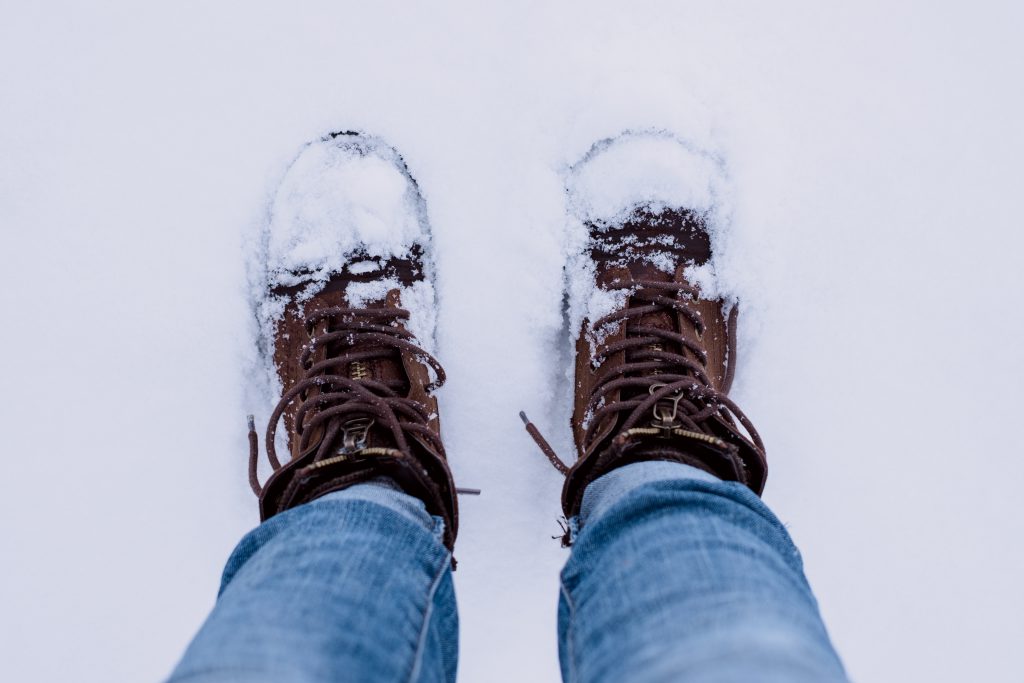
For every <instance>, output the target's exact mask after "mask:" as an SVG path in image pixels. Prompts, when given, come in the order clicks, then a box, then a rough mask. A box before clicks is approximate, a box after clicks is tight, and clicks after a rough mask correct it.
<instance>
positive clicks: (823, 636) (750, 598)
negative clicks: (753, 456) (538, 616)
mask: <svg viewBox="0 0 1024 683" xmlns="http://www.w3.org/2000/svg"><path fill="white" fill-rule="evenodd" d="M573 531H574V533H575V543H574V545H573V550H572V556H571V557H570V559H569V562H568V564H567V565H566V567H565V570H564V571H563V572H562V595H561V601H560V605H559V645H560V648H559V649H560V657H561V662H562V673H563V678H564V679H565V680H566V681H572V682H574V683H575V682H576V681H587V682H588V683H589V682H596V681H627V680H628V681H633V682H635V683H648V682H653V681H680V680H686V681H709V682H710V681H714V682H719V681H736V682H749V681H779V682H780V683H781V682H786V683H799V682H801V681H815V682H817V683H821V682H823V681H845V680H846V676H845V674H844V672H843V668H842V665H841V664H840V662H839V658H838V656H837V655H836V653H835V651H834V650H833V648H832V645H831V643H830V642H829V638H828V635H827V633H826V631H825V627H824V625H823V624H822V621H821V617H820V615H819V613H818V608H817V603H816V602H815V600H814V597H813V595H812V594H811V590H810V587H809V586H808V584H807V580H806V579H805V578H804V574H803V569H802V564H801V560H800V554H799V552H798V551H797V549H796V547H795V546H794V545H793V542H792V541H791V540H790V538H789V535H788V534H787V533H786V530H785V529H784V528H783V526H782V524H781V523H780V522H779V521H778V519H776V518H775V516H774V515H773V514H772V513H771V511H770V510H769V509H768V508H767V507H766V506H765V504H764V503H762V502H761V500H760V499H759V498H758V497H757V496H756V495H754V493H753V492H752V491H751V490H750V489H749V488H747V487H746V486H743V485H742V484H739V483H736V482H723V481H721V480H720V479H718V478H717V477H715V476H713V475H711V474H709V473H707V472H705V471H703V470H699V469H697V468H694V467H690V466H688V465H683V464H679V463H672V462H657V461H654V462H641V463H635V464H632V465H626V466H624V467H622V468H619V469H616V470H613V471H612V472H611V473H609V474H606V475H604V476H603V477H601V478H600V479H598V480H596V481H595V482H593V484H591V486H589V487H588V489H587V491H586V493H585V495H584V498H583V506H582V508H581V511H580V514H579V516H578V517H576V518H574V519H573Z"/></svg>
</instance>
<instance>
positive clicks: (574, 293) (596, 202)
mask: <svg viewBox="0 0 1024 683" xmlns="http://www.w3.org/2000/svg"><path fill="white" fill-rule="evenodd" d="M727 188H728V183H727V179H726V177H725V172H724V169H723V168H722V166H721V164H720V163H719V162H717V161H716V160H715V159H714V157H713V156H712V154H711V153H709V152H708V151H706V150H701V149H699V148H696V147H695V146H694V145H693V144H690V143H687V142H686V141H685V140H682V139H679V138H678V137H677V136H676V135H673V134H672V133H670V132H668V131H659V130H641V131H633V130H628V131H623V132H622V133H620V134H618V135H615V136H613V137H610V138H607V139H605V140H600V141H598V142H597V143H595V144H594V146H593V147H592V148H591V149H590V150H589V151H588V152H587V153H586V154H585V155H584V156H583V158H582V159H581V160H580V161H578V162H577V163H575V164H574V165H573V167H572V169H571V170H570V172H569V173H568V175H567V178H566V201H567V206H568V214H569V215H568V216H567V218H566V230H565V232H566V269H565V275H566V295H567V296H566V298H567V303H568V311H567V313H568V330H569V337H570V344H571V345H574V344H575V340H576V337H577V335H578V334H579V331H580V329H581V327H582V325H583V324H584V321H589V322H590V323H594V322H596V321H598V320H600V319H601V318H602V317H604V316H605V315H608V314H609V313H611V312H612V311H614V310H616V309H618V308H621V307H622V306H623V304H624V303H625V301H626V299H627V298H628V296H629V292H628V291H626V290H610V291H609V290H605V289H603V288H600V287H597V286H596V284H595V275H596V273H595V265H594V262H593V260H592V259H591V258H590V255H589V246H590V240H591V232H592V231H597V233H598V234H599V235H605V234H609V233H612V232H614V231H616V230H618V229H620V228H621V227H622V225H623V223H625V222H626V221H627V220H628V219H629V218H630V217H631V216H633V215H634V213H635V212H636V211H637V210H639V209H643V210H646V211H649V212H651V213H654V214H660V213H662V212H663V211H665V210H671V209H685V210H688V211H692V212H694V213H695V214H697V215H699V216H700V217H701V218H702V220H703V222H704V227H705V229H706V230H707V231H708V233H709V235H710V238H711V240H712V243H713V244H714V245H715V246H716V247H717V248H716V249H713V253H712V259H711V261H709V262H708V263H705V264H701V265H699V266H698V265H696V264H691V266H690V269H689V270H688V271H687V272H688V273H692V275H693V278H692V280H691V282H692V283H694V284H698V285H699V286H701V289H702V291H703V293H704V295H705V296H707V297H709V298H717V297H724V298H726V299H732V300H735V298H736V297H735V296H731V297H730V296H728V291H727V289H726V288H724V287H722V286H721V285H720V284H719V283H718V282H717V281H716V279H715V277H714V273H715V262H716V261H717V260H718V258H719V257H721V256H722V255H723V252H724V251H725V246H724V244H725V243H724V240H723V239H722V237H723V235H724V234H725V233H726V232H727V231H728V227H729V226H728V217H729V215H730V213H731V205H730V200H729V193H728V191H727ZM615 243H616V245H617V247H618V248H619V249H620V250H621V251H620V252H617V253H620V254H621V259H617V260H621V261H622V263H623V264H625V263H626V262H628V261H629V260H635V259H642V260H644V261H647V262H649V263H651V265H653V266H655V267H657V268H659V269H660V270H662V271H664V272H667V273H675V269H676V260H675V257H674V256H673V255H672V254H671V253H670V252H667V251H659V250H658V249H657V247H656V246H653V245H648V248H647V249H640V250H637V249H634V248H633V247H634V245H635V244H636V241H635V239H633V238H631V237H630V236H629V235H619V236H617V237H616V239H615ZM586 332H587V333H588V336H589V338H590V340H591V344H592V345H593V344H596V343H599V342H600V341H601V337H602V335H603V334H607V333H608V332H610V329H593V328H592V327H588V329H587V330H586ZM573 368H574V366H573V365H571V364H569V365H567V367H566V373H567V379H568V382H567V386H568V387H570V388H571V387H572V386H574V385H575V383H574V382H573V380H572V373H573ZM569 399H570V400H571V397H569Z"/></svg>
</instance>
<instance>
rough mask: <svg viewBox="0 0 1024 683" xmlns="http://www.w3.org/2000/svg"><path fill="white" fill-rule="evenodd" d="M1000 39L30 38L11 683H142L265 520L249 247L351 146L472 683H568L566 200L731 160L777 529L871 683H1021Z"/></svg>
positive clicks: (16, 232)
mask: <svg viewBox="0 0 1024 683" xmlns="http://www.w3.org/2000/svg"><path fill="white" fill-rule="evenodd" d="M1022 18H1024V16H1022V13H1021V10H1020V9H1019V7H1018V6H1017V5H1015V4H1013V3H1009V2H1003V3H994V2H988V3H985V2H981V3H972V4H971V5H970V6H969V7H967V6H964V5H962V4H955V3H947V2H941V3H934V2H917V3H900V2H895V3H894V2H859V3H855V4H849V5H839V4H838V3H828V4H826V3H818V2H781V3H770V6H769V4H768V3H738V2H716V3H679V2H646V1H638V2H632V3H611V2H601V3H597V2H559V3H549V2H510V3H501V4H498V3H479V2H465V3H429V4H413V3H393V2H375V3H318V4H313V3H310V4H304V5H302V6H301V7H299V6H297V5H296V4H295V3H280V4H268V3H258V2H253V3H244V4H242V3H237V4H231V3H223V4H220V3H210V2H202V3H200V2H181V1H179V2H175V3H162V4H156V3H147V4H145V5H140V4H138V3H128V2H123V3H115V2H107V3H102V4H100V5H98V6H97V5H95V4H94V6H93V7H92V8H86V7H85V6H83V5H81V4H77V3H66V4H52V3H47V2H35V3H22V4H19V5H18V6H16V7H15V6H10V7H8V8H7V9H6V11H5V12H4V20H3V22H0V57H2V58H3V63H4V65H5V67H4V69H3V70H0V230H2V233H0V234H2V242H0V254H2V256H3V268H2V269H0V303H2V310H3V311H4V314H5V321H4V327H3V329H4V332H5V334H4V335H3V339H2V342H0V350H2V353H0V376H2V377H3V386H4V388H5V391H4V392H3V398H2V410H0V415H2V418H0V420H2V422H0V427H2V431H3V434H4V436H5V439H4V442H3V443H4V451H5V453H6V456H7V457H6V467H5V471H4V477H3V480H4V482H5V487H4V491H3V494H2V495H0V539H2V540H3V545H4V552H3V562H2V569H0V579H2V580H0V615H2V616H0V642H2V643H3V644H4V645H3V648H2V651H3V653H4V657H3V659H4V663H3V670H4V678H5V680H17V681H23V680H38V681H65V680H70V679H72V678H73V679H74V680H78V681H104V682H107V681H129V680H131V681H140V680H157V679H159V678H161V677H162V676H163V675H165V674H166V673H167V672H168V671H169V670H170V668H171V667H172V666H173V664H174V662H175V661H176V659H177V657H178V656H179V655H180V653H181V651H182V649H183V648H184V646H185V644H186V643H187V641H188V640H189V638H190V636H191V635H192V633H193V631H194V630H195V629H196V628H197V626H198V625H199V623H200V622H201V620H202V619H203V617H204V615H205V613H206V612H207V611H208V609H209V608H210V606H211V604H212V602H213V598H214V595H215V591H216V586H217V581H218V574H219V572H220V568H221V565H222V563H223V561H224V559H225V558H226V557H227V555H228V553H229V552H230V550H231V548H232V546H233V544H234V542H235V541H236V540H237V539H238V537H239V536H240V535H241V534H242V533H243V532H244V531H245V530H246V529H248V528H249V527H250V526H251V525H252V524H253V523H254V522H255V520H256V505H255V501H254V500H253V499H252V497H251V493H250V492H249V490H248V486H247V485H246V478H245V451H246V447H245V420H244V414H245V407H246V405H247V402H248V401H249V400H250V399H249V397H247V394H246V386H245V383H244V382H243V368H244V367H246V366H247V363H248V362H249V361H250V360H251V357H252V354H253V353H254V351H253V350H252V349H251V348H249V347H248V346H247V344H246V340H247V339H248V338H249V334H250V332H251V325H252V322H251V317H250V315H249V311H248V309H247V307H246V283H245V277H246V276H245V270H244V265H243V253H244V252H245V245H244V244H243V242H244V240H245V239H246V237H245V236H247V235H251V234H253V231H254V230H256V229H257V228H258V227H259V226H260V225H261V224H262V222H263V221H265V220H266V219H267V213H268V206H269V202H270V201H271V199H272V197H273V194H274V192H275V190H276V187H277V183H278V181H279V180H280V179H281V177H282V175H283V173H284V170H285V168H286V167H287V165H288V163H290V162H291V160H292V159H294V157H295V155H296V154H297V152H298V150H299V149H300V147H301V146H302V145H303V144H304V143H305V142H307V141H308V140H310V139H313V138H316V137H318V136H320V135H322V134H324V133H327V132H330V131H333V130H339V129H362V130H367V131H370V132H373V133H374V134H377V135H380V136H381V137H382V138H384V139H386V140H388V141H389V142H390V143H391V144H393V145H394V146H395V147H396V148H397V149H398V150H400V152H401V153H402V154H403V156H404V157H405V159H406V161H407V162H408V164H409V168H410V171H411V172H412V174H413V175H414V176H415V177H416V178H417V180H418V181H419V184H420V187H421V189H422V191H423V196H424V198H425V200H426V205H427V210H428V212H429V218H430V222H431V224H432V226H433V230H434V238H435V239H434V241H435V247H436V249H437V266H438V283H437V284H438V297H439V311H438V354H439V356H440V358H441V360H442V361H443V362H444V363H445V367H446V370H447V372H448V375H449V378H450V381H449V384H448V385H447V386H446V387H445V388H444V389H443V391H442V394H441V396H440V399H441V409H442V419H443V423H444V429H445V438H446V442H447V445H448V451H449V453H450V454H451V457H452V460H453V467H454V470H455V474H456V477H457V478H458V481H459V482H460V484H461V485H463V486H472V487H481V488H483V489H484V494H483V496H481V497H480V498H478V499H467V500H465V501H463V510H462V518H463V525H462V529H461V535H460V539H459V547H458V554H459V559H460V569H459V571H458V573H457V589H458V592H459V601H460V605H461V613H462V652H463V656H462V664H461V667H462V668H461V680H463V681H553V680H557V665H556V647H555V605H556V599H557V570H558V568H559V566H560V564H561V563H562V562H563V561H564V558H565V553H564V551H562V550H561V549H560V548H559V547H558V545H557V542H555V541H553V540H551V539H550V536H552V535H555V534H557V532H558V527H557V525H556V524H555V517H556V516H557V514H558V491H559V481H558V477H557V474H556V473H555V472H554V470H552V469H551V468H550V466H549V465H548V464H547V462H546V461H545V460H544V458H542V457H541V456H540V454H539V453H537V452H536V448H535V446H534V445H533V444H532V442H531V441H530V439H529V438H528V437H527V436H526V434H525V433H524V432H523V430H522V427H521V424H519V421H518V418H517V411H518V410H520V409H526V410H527V411H528V412H529V413H530V414H531V416H532V417H534V419H535V420H536V421H537V422H538V426H539V427H540V428H541V429H542V430H543V431H544V433H545V434H547V435H549V436H551V437H552V439H553V441H554V442H555V445H556V448H558V449H559V450H560V451H561V452H563V453H564V452H567V451H568V450H569V433H568V427H567V424H566V417H567V414H568V406H566V405H564V402H562V401H561V400H560V399H561V397H562V396H563V392H562V390H561V387H562V385H563V383H564V379H563V378H564V367H565V364H566V363H567V362H568V358H567V356H566V353H565V344H564V339H563V335H564V333H563V329H562V325H563V319H562V294H561V269H562V265H563V262H564V257H563V253H562V252H563V246H564V244H565V227H566V215H567V211H568V207H567V200H566V194H565V184H566V181H567V176H568V172H569V169H570V167H571V166H572V165H573V164H574V163H575V162H577V161H578V160H579V159H580V158H581V157H582V156H583V155H584V154H585V153H586V152H587V150H588V149H590V146H591V145H592V144H593V143H594V141H596V140H599V139H602V138H606V137H608V136H611V135H614V134H616V133H618V132H620V131H623V130H627V129H637V128H659V129H666V130H670V131H673V132H675V133H676V134H677V135H679V136H682V137H685V138H686V139H687V140H690V141H692V142H693V143H695V144H697V145H699V146H700V147H701V148H703V149H709V150H714V152H715V153H716V154H718V155H720V157H721V159H722V160H723V161H724V164H725V168H726V170H727V172H728V175H729V183H730V187H732V188H733V190H734V192H735V195H734V196H733V197H732V199H731V201H732V217H731V218H732V225H731V229H730V231H729V232H728V234H727V235H725V236H724V237H723V238H722V243H721V245H719V246H720V248H721V250H722V251H721V253H720V256H721V259H720V263H718V264H717V267H716V276H717V277H719V278H722V280H723V281H724V282H727V283H728V287H729V288H730V289H731V290H733V291H736V292H740V293H741V294H742V296H743V305H744V312H743V315H742V317H741V328H742V331H741V334H742V337H741V347H740V356H741V357H740V365H739V372H738V376H737V383H736V388H735V389H734V397H735V398H736V399H737V400H738V402H739V403H740V405H742V406H743V409H744V411H745V412H746V413H747V414H749V415H750V416H751V417H752V418H753V419H754V421H755V424H756V425H757V427H758V429H759V430H760V432H761V433H762V435H763V436H764V438H765V441H766V443H767V445H768V455H769V461H770V466H771V473H770V477H769V482H768V487H767V491H766V500H767V501H768V502H769V504H771V505H772V506H773V507H774V509H775V510H776V511H777V512H778V514H779V515H780V516H781V517H782V519H783V520H784V521H785V522H786V523H787V524H788V525H789V528H790V529H791V531H792V533H793V535H794V537H795V538H796V540H797V542H798V544H799V545H800V546H801V548H802V550H803V553H804V556H805V560H806V564H807V569H808V573H809V576H810V579H811V582H812V584H813V585H814V587H815V588H816V590H817V593H818V597H819V599H820V602H821V605H822V609H823V611H824V614H825V617H826V621H827V623H828V625H829V627H830V629H831V632H832V634H833V636H834V639H835V641H836V644H837V646H838V648H839V650H840V652H841V654H842V655H843V657H844V659H845V661H846V663H847V665H848V667H849V670H850V672H851V673H852V675H853V676H854V677H855V678H856V679H858V680H862V681H907V680H930V681H962V680H987V681H1011V680H1016V679H1017V678H1019V672H1018V669H1019V666H1018V665H1017V664H1016V662H1015V661H1014V659H1013V653H1014V652H1016V649H1017V647H1018V646H1019V644H1020V643H1021V642H1022V641H1024V628H1022V626H1021V620H1020V618H1019V612H1020V609H1021V607H1022V606H1024V588H1022V584H1021V582H1020V581H1019V577H1020V576H1021V575H1022V573H1024V549H1022V547H1021V539H1022V538H1024V515H1022V514H1021V513H1020V511H1019V509H1018V506H1017V504H1016V503H1017V500H1018V499H1019V496H1020V490H1021V486H1022V485H1024V459H1022V458H1021V457H1020V455H1021V449H1020V446H1019V439H1018V438H1017V435H1016V434H1015V432H1013V426H1014V425H1015V424H1017V422H1018V419H1017V413H1018V409H1019V407H1020V405H1021V400H1020V387H1021V385H1022V381H1024V367H1022V360H1021V354H1020V352H1019V347H1020V344H1021V338H1022V333H1024V329H1022V327H1024V316H1021V315H1020V312H1019V310H1018V307H1019V301H1020V300H1021V296H1022V295H1024V286H1022V284H1024V282H1022V274H1021V269H1020V266H1019V264H1018V263H1017V260H1018V256H1019V253H1020V251H1021V248H1022V247H1024V238H1022V236H1021V233H1020V231H1019V225H1020V221H1019V219H1018V218H1017V213H1018V203H1019V191H1020V186H1021V173H1020V170H1019V169H1020V159H1021V158H1022V154H1024V136H1022V133H1021V129H1020V125H1019V122H1020V120H1021V118H1022V115H1024V106H1022V105H1024V98H1022V94H1021V90H1020V87H1019V67H1020V64H1021V57H1022V52H1021V49H1020V47H1019V33H1020V27H1021V20H1022Z"/></svg>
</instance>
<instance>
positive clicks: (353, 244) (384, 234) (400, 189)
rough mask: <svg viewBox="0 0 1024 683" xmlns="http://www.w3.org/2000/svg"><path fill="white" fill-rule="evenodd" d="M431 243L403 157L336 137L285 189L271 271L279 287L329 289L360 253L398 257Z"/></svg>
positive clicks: (300, 162)
mask: <svg viewBox="0 0 1024 683" xmlns="http://www.w3.org/2000/svg"><path fill="white" fill-rule="evenodd" d="M428 237H429V227H428V226H427V224H426V217H425V215H424V214H423V208H422V200H421V199H420V196H419V192H418V191H417V190H416V187H415V184H414V183H413V182H412V181H411V180H410V179H409V177H408V175H407V174H406V172H405V166H404V164H402V161H401V159H400V158H399V157H398V155H397V154H395V152H394V151H393V150H392V149H390V148H388V147H386V145H385V144H384V143H382V141H380V140H377V139H374V138H369V137H364V136H356V135H339V136H337V137H334V138H329V139H326V140H317V141H314V142H312V143H310V144H309V145H306V146H305V147H304V148H303V150H302V152H301V153H300V154H299V156H298V158H297V159H296V160H295V161H294V162H293V163H292V165H291V166H290V167H289V170H288V173H286V174H285V176H284V179H283V180H282V181H281V185H280V187H279V189H278V191H277V193H276V197H275V199H274V205H273V208H272V210H271V218H270V224H269V226H268V229H267V242H268V248H267V251H268V253H267V264H266V267H267V270H268V272H269V273H271V275H272V277H271V282H272V283H274V284H285V285H290V284H298V283H300V282H303V281H306V280H308V279H309V278H310V275H312V278H313V279H316V280H321V281H326V279H327V277H328V276H330V275H331V273H336V272H339V271H340V270H341V269H342V267H343V266H344V265H345V264H347V263H349V262H350V261H351V260H352V256H353V254H354V252H355V251H357V250H362V251H365V254H364V256H368V257H370V258H381V257H383V258H388V257H401V256H406V255H407V254H408V253H409V249H410V248H411V247H412V246H413V245H414V244H421V243H423V242H425V241H426V240H427V238H428ZM296 273H299V275H296Z"/></svg>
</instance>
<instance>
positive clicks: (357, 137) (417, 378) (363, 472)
mask: <svg viewBox="0 0 1024 683" xmlns="http://www.w3.org/2000/svg"><path fill="white" fill-rule="evenodd" d="M431 276H432V273H431V259H430V232H429V226H428V223H427V218H426V211H425V208H424V203H423V200H422V198H421V196H420V194H419V189H418V187H417V185H416V182H415V181H414V180H413V178H412V177H411V176H410V175H409V171H408V169H407V168H406V166H405V163H404V161H403V160H402V158H401V156H399V155H398V153H397V152H395V151H394V150H393V149H392V148H391V147H389V146H387V145H386V144H385V143H383V142H382V141H381V140H379V139H376V138H373V137H369V136H365V135H361V134H356V133H337V134H334V135H330V136H328V137H327V138H325V139H323V140H320V141H318V142H314V143H311V144H309V145H308V146H307V147H305V148H304V149H303V151H302V153H301V154H300V155H299V157H298V158H297V159H296V160H295V162H294V163H293V164H292V166H291V168H290V169H289V170H288V173H287V174H286V176H285V178H284V180H283V181H282V183H281V187H280V189H279V190H278V192H277V194H276V196H275V199H274V205H273V209H272V216H271V222H270V228H269V234H268V240H267V283H266V287H267V291H266V301H265V303H264V305H263V307H262V310H261V315H260V317H261V319H262V320H261V322H262V323H263V327H264V334H265V335H266V337H267V338H268V341H270V342H271V343H272V345H273V361H274V365H275V366H276V369H277V377H278V379H279V380H280V383H281V390H282V397H281V400H280V402H279V403H278V405H277V407H276V409H275V410H274V412H273V413H272V414H271V416H270V423H269V425H268V427H267V432H266V440H265V446H266V452H267V458H268V460H269V462H270V465H271V467H272V468H273V474H272V475H271V476H270V478H269V479H268V480H267V482H266V484H265V485H263V486H260V483H259V479H258V477H257V460H258V457H259V456H258V447H257V443H256V434H255V430H254V427H253V425H252V419H251V418H250V435H249V439H250V468H249V477H250V483H251V484H252V487H253V490H254V491H255V492H256V494H257V495H258V496H259V501H260V514H261V517H262V518H263V519H267V518H269V517H271V516H273V515H275V514H277V513H279V512H283V511H284V510H287V509H289V508H291V507H294V506H296V505H299V504H302V503H305V502H308V501H311V500H313V499H315V498H318V497H320V496H323V495H325V494H327V493H330V492H332V491H337V490H339V489H343V488H347V487H349V486H351V485H353V484H357V483H360V482H365V481H369V480H372V479H377V478H380V477H386V478H390V479H391V480H392V481H394V482H395V483H397V484H398V485H399V486H400V487H401V488H402V489H403V490H405V491H406V492H407V493H409V494H411V495H414V496H416V497H418V498H420V499H421V500H423V501H424V503H425V504H426V507H427V510H428V511H429V512H430V513H431V514H435V515H439V516H441V517H442V518H443V519H444V520H445V543H446V545H448V547H449V548H450V547H451V546H452V545H453V544H454V541H455V535H456V532H457V529H458V506H457V503H456V491H455V487H454V485H453V483H452V477H451V473H450V471H449V468H448V464H447V461H446V458H445V453H444V447H443V445H442V443H441V439H440V435H439V423H438V412H437V401H436V399H435V398H434V396H433V395H432V391H433V390H434V389H435V388H437V387H438V386H440V384H441V383H442V382H443V381H444V372H443V370H442V369H441V366H440V365H439V364H438V362H437V361H436V360H435V359H434V357H433V356H431V355H430V353H429V350H430V349H429V347H430V346H432V344H433V338H434V289H433V285H432V280H431ZM268 346H269V344H268ZM282 422H283V425H284V430H285V432H286V434H287V439H286V440H287V444H288V450H289V454H288V457H285V458H280V457H279V456H278V455H277V453H276V449H275V445H276V444H275V435H276V433H277V430H278V427H279V426H280V424H281V423H282ZM282 445H283V444H282Z"/></svg>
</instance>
